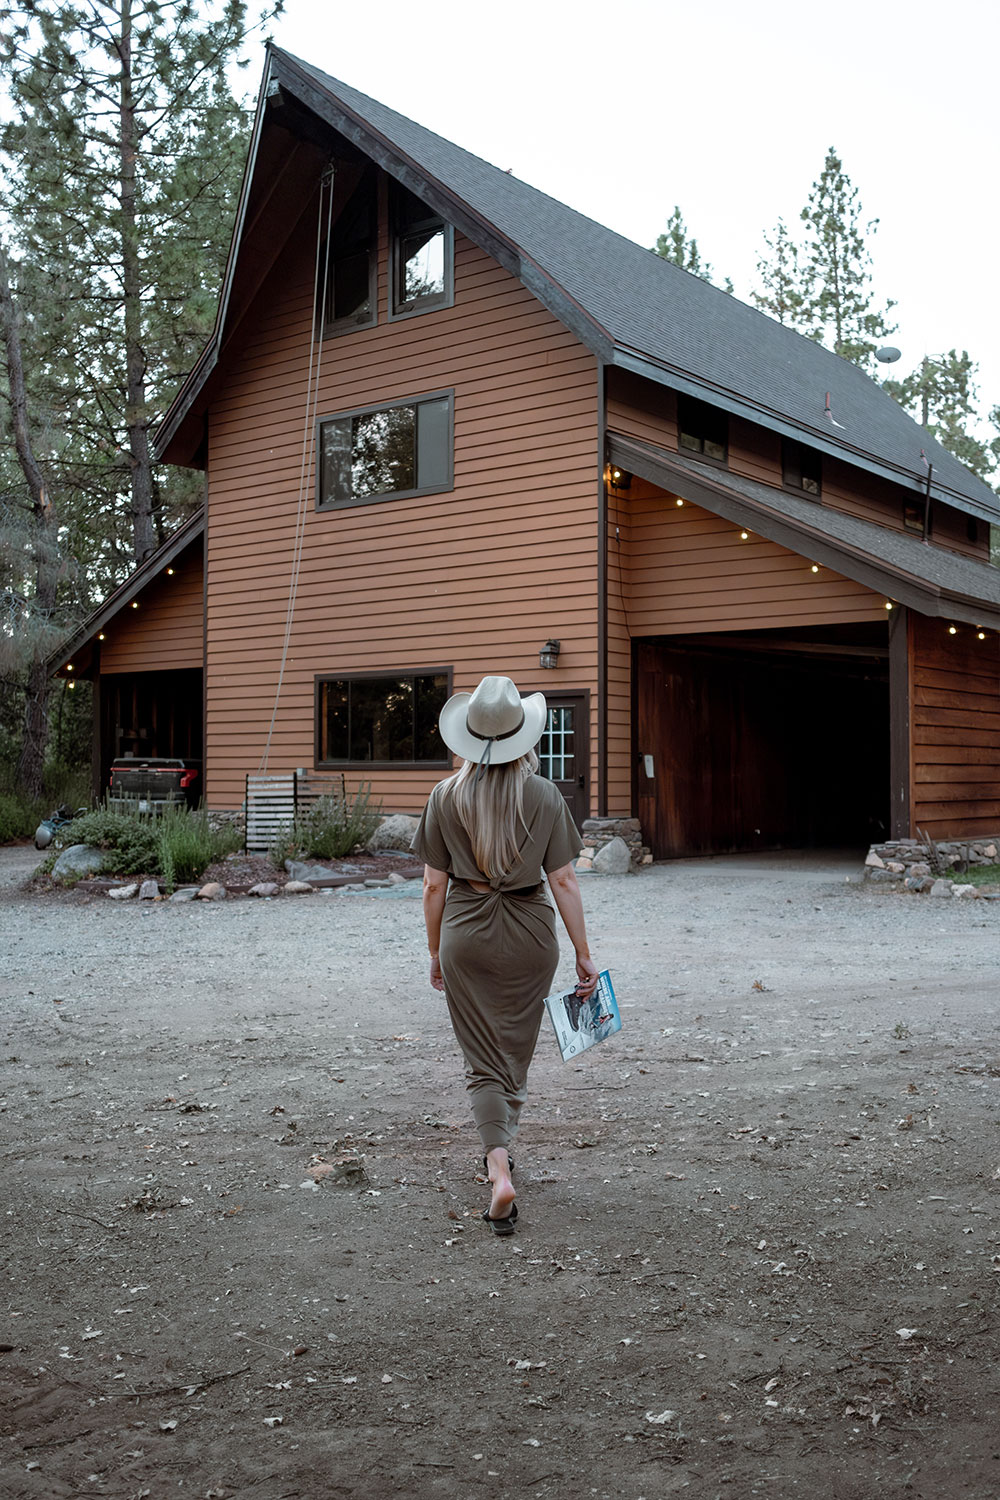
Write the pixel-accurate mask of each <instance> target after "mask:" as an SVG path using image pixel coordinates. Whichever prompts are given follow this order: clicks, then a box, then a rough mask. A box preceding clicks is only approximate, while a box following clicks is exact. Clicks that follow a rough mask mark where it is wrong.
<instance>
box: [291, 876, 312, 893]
mask: <svg viewBox="0 0 1000 1500" xmlns="http://www.w3.org/2000/svg"><path fill="white" fill-rule="evenodd" d="M312 891H313V888H312V886H311V885H310V884H309V882H308V880H289V881H288V883H287V884H286V886H285V895H286V896H311V895H312Z"/></svg>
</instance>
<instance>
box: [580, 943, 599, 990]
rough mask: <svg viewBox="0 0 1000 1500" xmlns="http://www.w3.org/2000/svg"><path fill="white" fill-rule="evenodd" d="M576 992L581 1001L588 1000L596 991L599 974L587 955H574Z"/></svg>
mask: <svg viewBox="0 0 1000 1500" xmlns="http://www.w3.org/2000/svg"><path fill="white" fill-rule="evenodd" d="M576 977H577V986H576V992H577V994H578V995H579V996H580V997H581V999H584V1000H589V999H590V997H591V995H592V994H593V993H594V991H595V990H596V989H597V981H598V979H599V978H600V972H599V970H598V967H597V965H596V964H595V963H594V960H593V959H592V958H591V956H590V954H589V953H578V954H577V955H576Z"/></svg>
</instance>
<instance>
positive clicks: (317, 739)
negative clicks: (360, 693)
mask: <svg viewBox="0 0 1000 1500" xmlns="http://www.w3.org/2000/svg"><path fill="white" fill-rule="evenodd" d="M442 676H443V677H447V679H448V681H447V686H446V688H445V702H447V701H448V699H449V698H450V697H451V695H452V692H453V685H454V667H451V666H438V667H402V668H399V669H397V670H393V669H392V668H391V667H377V668H374V669H372V670H371V671H364V670H362V671H351V672H336V671H333V672H317V673H316V674H315V675H314V677H313V720H314V724H313V769H314V770H316V771H352V770H353V771H450V770H451V769H452V755H451V751H450V750H449V749H448V747H447V745H445V747H444V748H445V758H444V759H443V760H321V759H320V750H321V748H322V743H323V740H322V734H323V723H322V715H323V707H322V688H323V684H324V683H325V682H375V681H377V680H379V679H380V678H386V679H391V680H393V681H398V680H399V678H401V677H409V678H411V679H415V678H417V677H442ZM442 743H443V741H442Z"/></svg>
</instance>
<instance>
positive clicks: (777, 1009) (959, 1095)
mask: <svg viewBox="0 0 1000 1500" xmlns="http://www.w3.org/2000/svg"><path fill="white" fill-rule="evenodd" d="M33 863H34V851H27V850H22V851H9V850H7V851H0V923H2V929H3V932H4V936H5V939H6V942H5V943H4V945H3V948H4V953H3V957H2V965H0V996H2V1006H0V1015H2V1023H0V1024H2V1027H3V1057H4V1060H5V1067H4V1079H5V1085H4V1087H5V1098H4V1099H3V1100H2V1101H0V1110H2V1114H0V1152H2V1161H3V1182H4V1194H5V1198H6V1208H5V1213H4V1214H3V1215H0V1236H2V1240H0V1251H2V1260H3V1266H4V1275H5V1278H6V1285H7V1296H6V1299H5V1301H6V1306H5V1312H4V1317H3V1320H2V1321H0V1341H2V1347H3V1348H4V1350H5V1352H3V1353H2V1354H0V1411H2V1413H3V1420H2V1426H0V1483H2V1490H3V1493H4V1494H5V1495H7V1496H10V1497H11V1500H15V1497H21V1496H32V1497H44V1500H49V1497H62V1496H79V1495H83V1494H86V1495H106V1496H113V1497H116V1500H125V1497H133V1496H135V1497H142V1496H147V1495H148V1496H152V1497H160V1496H166V1495H167V1494H168V1493H169V1494H176V1493H177V1492H178V1490H180V1489H182V1490H183V1492H184V1493H188V1494H194V1495H199V1496H205V1497H207V1500H214V1497H223V1496H230V1497H236V1496H239V1497H244V1496H247V1497H253V1500H292V1497H314V1496H315V1497H323V1500H327V1497H340V1496H357V1497H371V1500H375V1497H380V1500H381V1497H384V1496H385V1495H387V1494H393V1493H398V1494H402V1495H406V1496H410V1497H418V1500H423V1497H437V1496H447V1497H465V1496H468V1495H470V1494H471V1495H478V1494H480V1493H483V1494H485V1495H492V1496H496V1497H504V1500H505V1497H507V1496H514V1495H518V1496H520V1495H522V1494H523V1495H525V1496H532V1497H558V1500H563V1497H565V1496H576V1495H582V1496H590V1495H594V1496H600V1497H602V1500H603V1497H605V1496H606V1497H609V1500H610V1497H615V1500H618V1497H626V1500H643V1497H645V1500H653V1497H660V1496H671V1495H674V1494H676V1493H679V1492H681V1491H683V1490H690V1491H691V1492H692V1493H694V1494H696V1495H698V1496H699V1497H706V1500H707V1497H716V1496H732V1497H735V1500H743V1497H745V1496H751V1495H758V1494H759V1495H767V1496H769V1497H778V1500H781V1497H784V1496H792V1495H796V1494H803V1493H806V1492H809V1491H811V1492H812V1493H813V1494H815V1495H819V1496H822V1497H824V1500H826V1497H833V1500H876V1497H879V1500H884V1497H885V1496H886V1495H887V1494H890V1495H891V1494H896V1493H899V1494H900V1495H901V1496H902V1495H905V1496H907V1497H927V1500H930V1497H934V1500H941V1497H945V1500H951V1497H953V1496H962V1497H973V1500H995V1497H996V1495H997V1494H998V1493H1000V1456H998V1452H1000V1438H998V1432H1000V1423H998V1408H1000V1377H998V1375H997V1370H998V1368H1000V1331H998V1323H997V1318H996V1313H997V1301H998V1289H1000V1233H998V1225H997V1218H996V1208H997V1196H998V1190H1000V1134H998V1123H1000V1116H998V1090H1000V1018H998V1007H997V1000H998V996H1000V982H998V974H1000V902H985V901H969V902H959V901H953V900H948V901H939V900H931V898H930V897H917V896H909V895H906V896H904V895H900V894H897V893H895V892H893V891H888V890H886V889H885V888H884V887H881V888H869V887H864V886H861V885H860V884H859V883H858V882H857V874H858V871H859V867H860V857H857V856H855V857H854V858H852V859H851V860H850V861H848V862H845V861H838V860H836V859H826V860H822V859H817V858H805V857H802V858H791V857H790V858H787V859H778V858H772V859H759V858H756V859H717V860H712V861H707V860H705V861H686V862H680V863H675V864H670V865H659V866H654V867H653V868H652V869H649V870H647V871H645V872H643V873H642V874H640V875H637V876H625V877H617V878H614V877H613V878H604V879H602V878H600V877H590V878H589V879H587V883H586V885H585V887H584V899H585V903H586V907H587V911H588V920H589V925H590V931H591V940H592V947H593V949H594V952H595V956H596V957H598V959H599V960H600V962H601V963H602V965H606V966H608V967H610V968H611V970H612V972H613V975H614V977H615V981H616V986H617V989H618V993H619V998H620V1001H621V1005H622V1013H623V1017H624V1021H625V1028H624V1030H623V1031H622V1033H621V1034H620V1035H619V1036H618V1037H616V1038H613V1039H612V1040H610V1041H609V1042H608V1043H606V1044H604V1045H602V1046H601V1047H599V1048H597V1049H595V1050H594V1051H593V1052H591V1053H589V1054H588V1055H587V1056H586V1057H584V1058H583V1059H581V1060H580V1062H579V1063H578V1064H576V1065H572V1064H571V1065H569V1066H564V1065H563V1064H562V1063H561V1061H560V1060H559V1057H558V1053H557V1051H556V1050H555V1046H554V1042H553V1040H552V1038H551V1037H550V1036H548V1035H547V1034H546V1033H545V1032H544V1031H543V1035H542V1042H541V1044H540V1048H539V1053H538V1056H537V1058H536V1062H535V1065H534V1068H533V1071H532V1078H531V1088H532V1093H531V1098H530V1100H529V1105H528V1107H527V1109H526V1111H525V1119H524V1124H523V1127H522V1133H521V1138H520V1141H519V1149H518V1152H517V1166H518V1170H517V1179H516V1180H517V1182H518V1187H519V1199H518V1201H519V1204H520V1209H521V1217H520V1219H519V1221H518V1232H517V1234H516V1235H515V1236H514V1237H513V1238H512V1239H510V1240H505V1241H501V1240H497V1239H495V1238H493V1237H491V1236H490V1234H489V1233H488V1231H487V1229H486V1226H485V1225H483V1224H482V1223H481V1222H480V1220H479V1218H478V1215H479V1213H480V1212H481V1210H482V1208H483V1206H484V1205H485V1203H486V1202H487V1201H488V1191H487V1189H486V1187H485V1186H484V1184H483V1183H482V1182H481V1181H477V1176H476V1168H477V1156H476V1150H475V1145H474V1141H473V1136H472V1132H471V1130H470V1128H469V1124H468V1119H467V1112H466V1108H465V1100H464V1094H463V1088H462V1080H461V1077H460V1070H459V1066H458V1062H457V1059H456V1054H455V1048H454V1044H453V1042H452V1039H451V1035H450V1031H449V1028H448V1025H447V1021H446V1018H445V1015H444V1012H443V1007H442V1002H441V999H440V997H439V996H437V995H436V994H435V993H434V992H433V991H432V990H431V989H430V987H429V985H428V983H427V981H426V963H425V954H424V942H423V935H422V924H421V920H420V905H419V899H418V898H419V887H418V885H416V884H414V885H410V886H401V887H398V888H397V889H396V890H393V891H385V892H377V893H372V894H365V895H342V894H339V893H338V894H329V895H320V894H315V895H312V896H303V897H298V898H290V897H282V898H280V899H277V900H274V901H249V900H237V899H234V900H230V901H227V902H224V903H219V904H206V903H198V904H194V905H186V906H185V905H170V904H168V903H157V904H155V905H153V904H150V905H145V906H141V907H140V906H139V905H138V904H136V903H131V904H128V905H124V906H122V905H117V904H116V903H114V902H111V901H108V900H107V898H106V897H101V898H98V897H96V896H86V895H82V894H79V893H78V894H75V895H73V894H70V895H65V896H61V895H60V896H49V897H33V898H29V897H27V896H25V895H24V894H22V893H21V892H20V891H19V890H18V888H17V884H16V881H17V880H20V879H23V878H24V876H25V875H27V873H28V872H29V870H30V867H31V866H32V865H33ZM11 872H14V875H15V876H16V879H15V878H14V877H13V876H11ZM9 876H10V877H11V878H8V877H9ZM851 877H853V879H852V878H851ZM570 970H571V965H570V963H569V959H568V956H567V961H566V964H565V969H564V971H563V973H564V975H565V976H566V977H568V975H569V973H570Z"/></svg>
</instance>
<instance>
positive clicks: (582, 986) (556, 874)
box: [548, 865, 599, 996]
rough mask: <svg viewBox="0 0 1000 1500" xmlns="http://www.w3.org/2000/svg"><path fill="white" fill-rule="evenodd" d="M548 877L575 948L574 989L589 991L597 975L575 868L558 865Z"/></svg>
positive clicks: (550, 887)
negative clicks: (577, 981) (588, 942)
mask: <svg viewBox="0 0 1000 1500" xmlns="http://www.w3.org/2000/svg"><path fill="white" fill-rule="evenodd" d="M548 879H549V889H550V890H551V891H552V899H553V900H554V901H555V903H556V909H557V910H558V912H559V915H560V916H561V917H562V919H563V924H564V926H565V928H566V931H567V932H568V934H569V940H570V942H571V943H572V944H573V947H574V949H575V950H576V973H577V978H578V979H579V981H580V982H579V984H578V985H577V991H578V993H579V994H581V995H588V996H589V995H592V994H593V993H594V990H595V989H596V988H597V980H598V977H599V975H598V969H597V965H596V964H595V963H594V960H593V959H592V958H591V956H590V948H589V947H588V945H587V924H586V922H585V921H584V916H583V899H582V897H581V896H580V887H579V884H578V883H577V878H576V871H575V870H574V869H573V866H572V865H561V866H560V867H559V869H558V870H549V872H548Z"/></svg>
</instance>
